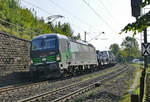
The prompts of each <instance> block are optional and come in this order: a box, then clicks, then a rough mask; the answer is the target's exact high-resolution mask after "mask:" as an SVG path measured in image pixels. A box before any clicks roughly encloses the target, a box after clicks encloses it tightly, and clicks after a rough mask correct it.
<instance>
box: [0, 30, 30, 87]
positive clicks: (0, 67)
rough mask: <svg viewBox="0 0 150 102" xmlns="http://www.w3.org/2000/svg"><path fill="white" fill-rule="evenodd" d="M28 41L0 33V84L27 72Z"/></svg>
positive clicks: (28, 58)
mask: <svg viewBox="0 0 150 102" xmlns="http://www.w3.org/2000/svg"><path fill="white" fill-rule="evenodd" d="M29 60H30V41H27V40H24V39H20V38H17V37H15V36H12V35H10V34H7V33H4V32H1V31H0V84H3V83H5V82H11V81H12V80H14V81H15V80H16V78H17V77H20V76H17V73H19V75H20V74H21V72H26V71H28V70H29Z"/></svg>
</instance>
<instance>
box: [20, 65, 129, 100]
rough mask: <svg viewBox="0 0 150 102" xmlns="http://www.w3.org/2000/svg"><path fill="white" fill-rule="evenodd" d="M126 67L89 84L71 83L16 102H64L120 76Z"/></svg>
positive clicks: (82, 82)
mask: <svg viewBox="0 0 150 102" xmlns="http://www.w3.org/2000/svg"><path fill="white" fill-rule="evenodd" d="M126 67H128V66H126ZM126 67H123V68H120V69H118V70H115V71H113V72H111V73H109V74H106V75H104V76H101V77H98V78H96V79H94V80H92V79H91V80H90V82H89V81H80V82H76V83H73V84H70V85H67V86H64V87H61V88H58V89H55V90H52V91H49V92H45V93H42V94H39V95H36V96H32V97H29V98H26V99H22V100H19V101H18V102H34V101H36V102H37V101H40V102H41V101H42V102H43V101H51V102H60V101H61V102H62V101H63V102H64V101H66V100H68V99H70V98H72V97H75V96H76V95H79V94H80V93H84V92H86V91H88V90H91V89H93V88H95V87H97V86H100V85H101V84H102V83H104V82H105V81H107V80H110V79H112V78H114V77H115V76H118V75H120V74H121V73H123V72H125V71H126V70H127V68H126ZM58 97H59V98H58Z"/></svg>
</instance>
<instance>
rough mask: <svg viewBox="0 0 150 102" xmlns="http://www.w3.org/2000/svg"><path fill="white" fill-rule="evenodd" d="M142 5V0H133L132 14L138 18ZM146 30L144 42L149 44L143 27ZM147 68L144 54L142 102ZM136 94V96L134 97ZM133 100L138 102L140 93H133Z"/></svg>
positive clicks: (141, 80) (141, 83) (141, 86)
mask: <svg viewBox="0 0 150 102" xmlns="http://www.w3.org/2000/svg"><path fill="white" fill-rule="evenodd" d="M141 5H142V0H131V7H132V8H131V9H132V16H133V17H135V18H136V20H138V17H140V15H141ZM143 32H144V44H146V45H147V29H146V28H145V29H143ZM146 68H147V55H144V69H143V71H142V76H141V78H140V100H139V101H140V102H142V100H143V95H144V80H145V74H146ZM134 96H136V97H134ZM133 100H136V102H138V95H133V94H132V95H131V102H135V101H133Z"/></svg>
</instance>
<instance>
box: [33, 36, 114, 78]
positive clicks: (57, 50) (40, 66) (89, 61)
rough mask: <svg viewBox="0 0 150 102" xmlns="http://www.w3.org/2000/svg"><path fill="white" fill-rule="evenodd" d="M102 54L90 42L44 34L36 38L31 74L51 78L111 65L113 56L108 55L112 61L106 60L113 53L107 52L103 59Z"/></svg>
mask: <svg viewBox="0 0 150 102" xmlns="http://www.w3.org/2000/svg"><path fill="white" fill-rule="evenodd" d="M100 53H101V52H99V51H96V49H95V47H94V46H93V45H91V44H89V43H86V42H83V41H75V40H73V39H70V38H68V37H67V36H65V35H61V34H43V35H40V36H37V37H35V38H34V39H33V40H32V44H31V51H30V56H31V65H30V73H31V76H32V77H38V76H40V77H42V76H43V77H46V78H51V77H60V76H64V75H67V74H71V75H75V74H76V73H81V72H88V71H94V70H98V69H100V68H101V66H102V65H106V64H110V60H108V59H110V58H111V56H109V57H107V58H106V61H109V63H108V62H105V61H104V58H105V57H106V56H108V54H109V52H106V54H105V52H103V54H102V55H103V56H102V61H100V59H99V58H100ZM109 55H110V54H109ZM104 56H105V57H104Z"/></svg>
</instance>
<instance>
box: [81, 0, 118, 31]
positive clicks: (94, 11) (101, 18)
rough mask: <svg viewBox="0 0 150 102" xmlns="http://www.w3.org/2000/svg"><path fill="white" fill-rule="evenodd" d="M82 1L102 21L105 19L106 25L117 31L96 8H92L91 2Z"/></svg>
mask: <svg viewBox="0 0 150 102" xmlns="http://www.w3.org/2000/svg"><path fill="white" fill-rule="evenodd" d="M82 1H83V2H84V3H85V4H86V5H87V6H88V7H89V8H90V9H91V10H92V11H93V13H94V14H95V15H96V16H97V17H98V18H99V20H100V21H103V22H104V23H105V25H106V26H108V27H109V28H110V29H111V30H112V31H113V32H116V31H115V30H114V29H113V28H112V27H111V26H110V25H109V23H108V22H107V21H105V20H104V19H103V17H102V16H101V15H100V14H99V13H97V12H96V10H95V9H94V8H92V7H91V6H90V4H89V3H87V2H86V1H85V0H82Z"/></svg>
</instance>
